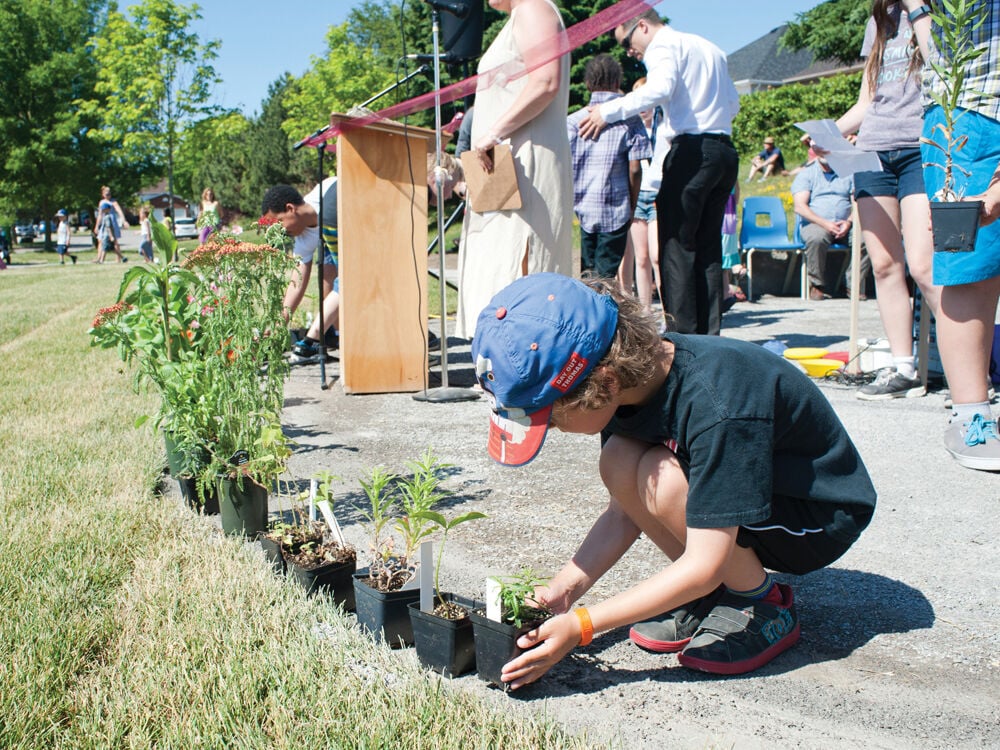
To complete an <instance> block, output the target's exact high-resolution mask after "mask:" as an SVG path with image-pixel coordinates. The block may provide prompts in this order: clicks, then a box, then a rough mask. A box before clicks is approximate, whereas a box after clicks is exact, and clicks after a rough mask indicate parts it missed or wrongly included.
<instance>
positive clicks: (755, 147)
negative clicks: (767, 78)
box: [733, 73, 861, 169]
mask: <svg viewBox="0 0 1000 750" xmlns="http://www.w3.org/2000/svg"><path fill="white" fill-rule="evenodd" d="M860 86H861V73H852V74H849V75H838V76H833V77H832V78H824V79H822V80H820V81H818V82H816V83H793V84H789V85H788V86H781V87H779V88H775V89H769V90H767V91H760V92H757V93H754V94H747V95H745V96H742V97H740V113H739V114H738V115H737V116H736V119H735V120H734V121H733V141H734V142H735V144H736V149H737V150H738V151H739V153H740V157H741V161H743V160H747V159H749V158H750V157H751V156H752V155H753V154H756V153H757V152H758V151H760V149H761V140H763V138H764V137H765V136H768V135H770V136H773V137H774V139H775V141H776V142H777V144H778V147H779V148H780V149H781V150H782V152H783V153H784V155H785V165H786V167H788V168H789V169H791V168H792V167H794V166H795V165H797V164H799V163H801V162H803V161H805V158H806V148H805V146H803V145H802V143H801V142H800V141H799V138H801V137H802V131H801V130H799V129H798V128H797V127H795V123H797V122H802V121H803V120H822V119H826V118H829V119H833V120H836V119H837V118H838V117H840V116H841V115H842V114H844V113H845V112H846V111H847V110H848V109H850V108H851V107H852V106H853V105H854V103H855V102H856V101H857V100H858V89H859V87H860Z"/></svg>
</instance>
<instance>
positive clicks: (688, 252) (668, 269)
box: [656, 133, 739, 335]
mask: <svg viewBox="0 0 1000 750" xmlns="http://www.w3.org/2000/svg"><path fill="white" fill-rule="evenodd" d="M738 170H739V155H738V154H737V153H736V148H735V147H734V146H733V142H732V141H731V140H730V139H729V136H726V135H716V134H713V133H706V134H701V135H686V134H682V135H678V136H675V138H674V140H673V143H672V145H671V147H670V151H669V153H668V154H667V156H666V158H665V159H664V160H663V182H662V183H661V185H660V192H659V194H658V195H657V196H656V218H657V226H658V229H659V239H660V284H661V289H660V299H661V300H662V301H663V307H664V311H665V312H666V313H667V314H668V315H669V316H670V317H671V318H673V320H668V325H669V327H670V329H671V330H675V331H678V332H680V333H708V334H713V335H718V334H719V331H720V330H721V329H722V298H723V290H722V217H723V214H724V213H725V211H726V201H727V200H728V199H729V193H730V192H731V191H732V189H733V185H734V184H735V183H736V178H737V176H738Z"/></svg>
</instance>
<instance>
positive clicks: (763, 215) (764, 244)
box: [740, 195, 805, 301]
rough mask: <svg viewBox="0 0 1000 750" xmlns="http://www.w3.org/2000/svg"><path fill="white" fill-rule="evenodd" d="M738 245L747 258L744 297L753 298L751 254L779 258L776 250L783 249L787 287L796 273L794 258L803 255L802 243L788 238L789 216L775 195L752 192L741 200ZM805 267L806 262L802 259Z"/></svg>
mask: <svg viewBox="0 0 1000 750" xmlns="http://www.w3.org/2000/svg"><path fill="white" fill-rule="evenodd" d="M740 247H741V248H743V251H744V253H745V254H746V261H747V297H749V299H750V300H751V301H753V299H754V296H753V256H754V255H755V254H756V253H757V252H758V251H760V252H767V253H770V254H771V257H772V258H775V259H778V256H777V255H776V253H785V254H786V257H787V262H788V269H787V271H786V272H785V283H784V285H783V286H782V291H784V290H786V289H787V288H788V286H789V284H790V283H791V281H792V277H793V275H794V274H795V260H796V258H797V257H798V256H800V255H802V251H803V250H805V245H803V244H802V243H801V242H793V241H792V240H789V239H788V219H787V217H786V216H785V207H784V206H783V205H782V203H781V199H780V198H778V197H775V196H766V195H760V196H754V197H750V198H746V199H744V201H743V221H742V223H741V224H740ZM802 267H803V269H805V263H802Z"/></svg>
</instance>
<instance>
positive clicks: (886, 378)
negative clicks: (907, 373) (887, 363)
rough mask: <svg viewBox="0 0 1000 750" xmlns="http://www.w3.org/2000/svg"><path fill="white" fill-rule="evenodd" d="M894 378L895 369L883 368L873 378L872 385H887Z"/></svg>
mask: <svg viewBox="0 0 1000 750" xmlns="http://www.w3.org/2000/svg"><path fill="white" fill-rule="evenodd" d="M894 377H896V368H895V367H883V368H882V369H881V370H879V371H878V375H876V376H875V382H874V385H888V384H889V383H890V382H892V379H893V378H894Z"/></svg>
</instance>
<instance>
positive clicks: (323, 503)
mask: <svg viewBox="0 0 1000 750" xmlns="http://www.w3.org/2000/svg"><path fill="white" fill-rule="evenodd" d="M316 507H317V508H319V510H320V512H321V513H322V514H323V519H324V520H325V521H326V525H327V526H329V527H330V532H331V533H332V534H333V538H334V539H336V540H337V544H339V545H340V546H341V547H346V546H347V544H346V543H345V542H344V535H343V534H342V533H341V531H340V524H339V523H337V517H336V516H335V515H333V506H332V505H330V501H329V500H320V501H319V502H318V503H316Z"/></svg>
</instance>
